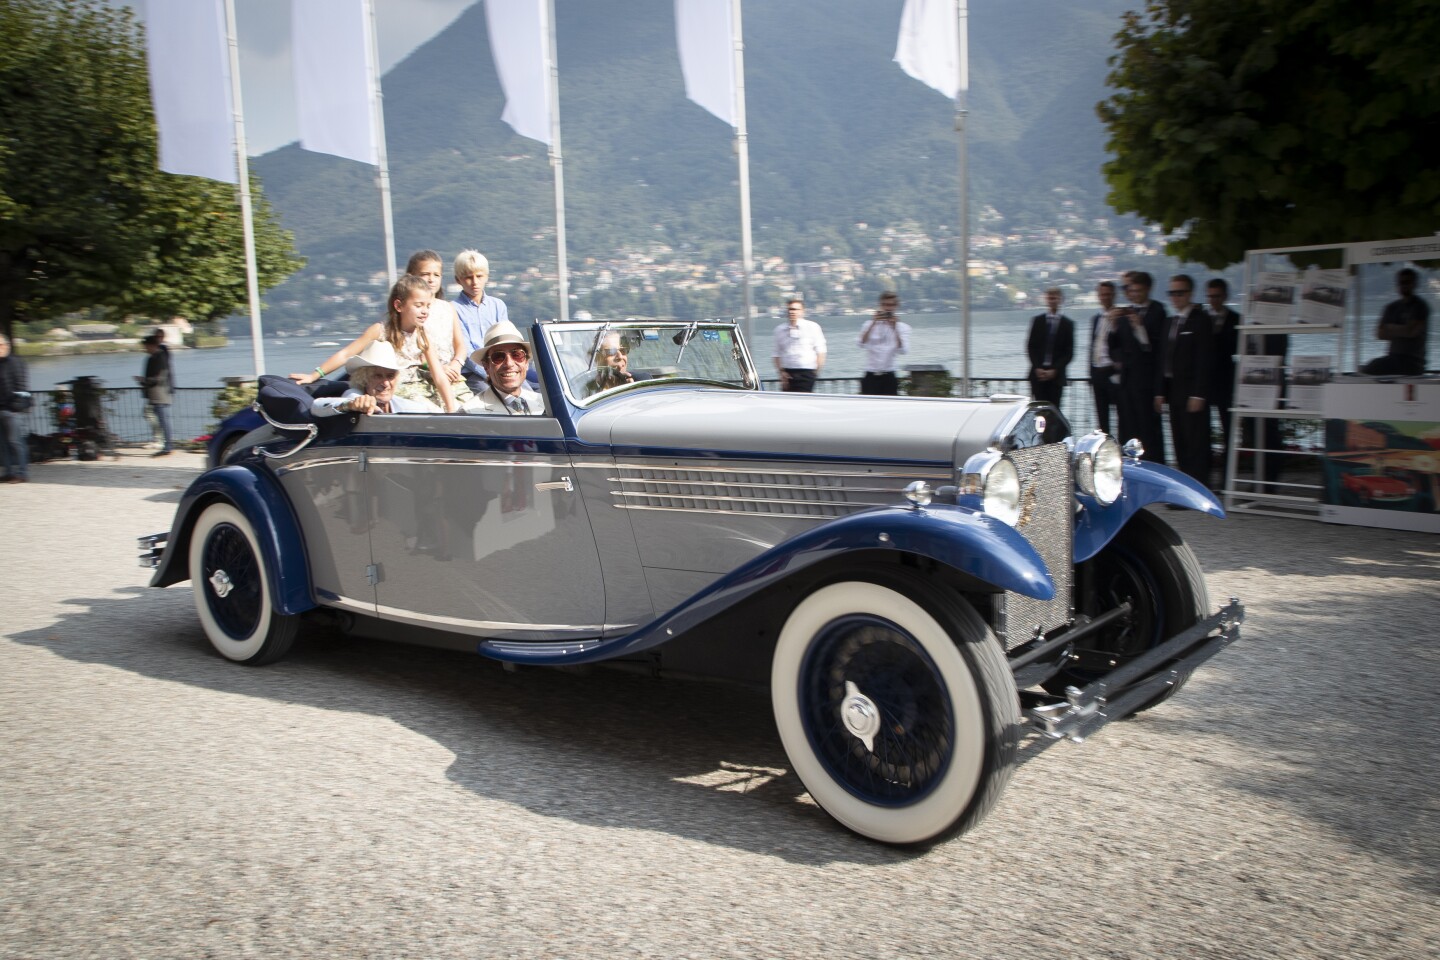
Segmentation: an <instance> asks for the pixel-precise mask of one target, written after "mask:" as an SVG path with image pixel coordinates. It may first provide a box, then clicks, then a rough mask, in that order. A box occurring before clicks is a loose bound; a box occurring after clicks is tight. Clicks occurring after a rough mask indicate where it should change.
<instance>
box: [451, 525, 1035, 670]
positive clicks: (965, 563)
mask: <svg viewBox="0 0 1440 960" xmlns="http://www.w3.org/2000/svg"><path fill="white" fill-rule="evenodd" d="M876 550H880V551H895V552H897V553H905V554H912V555H917V556H922V557H927V558H929V559H931V560H934V561H936V562H937V563H941V564H944V565H946V566H949V567H951V568H953V569H955V570H957V571H959V572H961V573H963V574H966V575H967V576H969V577H971V578H972V579H973V580H975V581H977V582H979V583H981V584H984V585H987V586H989V587H991V588H993V589H994V590H996V591H1006V590H1008V591H1014V592H1016V593H1021V594H1024V595H1025V596H1027V597H1034V598H1035V599H1037V600H1049V599H1051V598H1052V597H1054V596H1055V582H1054V580H1052V579H1051V577H1050V573H1049V571H1048V570H1047V569H1046V567H1045V561H1044V560H1043V559H1041V557H1040V554H1038V553H1037V552H1036V551H1035V548H1034V547H1032V546H1031V545H1030V543H1029V542H1028V541H1027V540H1026V539H1025V538H1024V537H1023V536H1021V535H1020V534H1019V533H1018V532H1016V531H1015V530H1014V529H1012V528H1011V527H1009V526H1007V525H1005V524H1004V523H1001V522H1000V521H998V520H996V519H994V518H993V517H989V516H986V515H985V514H982V513H979V512H978V511H975V510H971V509H969V508H967V507H957V506H951V505H933V506H929V507H925V508H922V509H909V508H902V507H883V508H879V509H875V510H867V511H865V512H863V513H856V514H851V515H850V516H847V517H841V518H839V519H837V520H832V521H830V522H829V523H825V524H822V525H821V526H818V527H814V528H812V529H810V530H807V531H806V532H805V533H802V534H800V535H799V536H797V537H792V538H791V539H789V540H786V541H784V542H783V543H779V544H776V545H775V546H774V547H772V548H771V549H769V550H767V551H766V552H765V553H762V554H760V555H759V556H758V557H755V558H754V559H753V560H750V561H749V562H748V563H746V564H744V565H742V566H740V567H738V568H736V569H735V570H733V571H731V572H730V573H728V574H726V575H725V576H723V577H721V578H720V579H719V580H717V581H716V582H714V583H712V584H710V585H709V586H708V587H706V588H705V589H704V590H702V591H700V592H699V593H697V594H695V596H693V597H691V598H689V599H688V600H686V601H684V602H683V603H681V604H680V605H678V606H676V607H675V608H674V609H672V610H670V611H669V612H668V613H666V614H664V615H663V616H661V617H659V618H657V619H656V620H653V621H651V622H650V623H648V624H646V625H645V626H643V627H641V628H640V629H638V630H636V631H634V632H633V633H630V634H626V635H624V636H621V637H614V638H610V639H603V640H589V641H579V642H575V641H560V642H555V643H532V642H524V641H502V640H485V641H481V643H480V644H479V647H478V650H479V652H480V653H482V654H484V655H486V656H488V657H494V658H495V659H497V660H508V661H513V662H521V663H539V664H564V663H588V662H593V661H598V660H608V659H610V658H612V657H618V656H624V655H627V654H633V653H638V652H640V651H642V650H648V649H650V648H651V647H656V646H659V645H660V644H662V643H665V642H666V641H668V640H670V639H672V638H674V637H678V636H680V635H681V634H682V633H684V632H685V631H687V630H689V629H691V628H692V627H695V626H698V625H699V624H701V623H703V622H705V621H706V620H708V619H710V618H711V617H714V616H716V615H717V614H719V613H721V612H723V611H725V610H727V609H729V608H730V607H733V606H734V605H735V604H737V603H739V602H741V601H743V600H744V599H746V598H747V597H750V596H752V595H754V594H755V593H757V592H758V591H760V590H762V589H764V588H765V587H768V586H770V585H772V584H774V583H777V582H779V581H781V580H783V579H785V578H786V577H790V576H793V575H795V574H796V573H798V572H799V571H802V570H804V569H806V568H807V567H811V566H814V565H815V564H817V563H820V562H822V561H825V560H830V559H833V558H835V557H837V556H839V555H841V554H844V553H853V552H857V551H866V552H869V553H873V552H874V551H876Z"/></svg>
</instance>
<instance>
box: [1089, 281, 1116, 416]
mask: <svg viewBox="0 0 1440 960" xmlns="http://www.w3.org/2000/svg"><path fill="white" fill-rule="evenodd" d="M1095 297H1096V299H1098V300H1099V301H1100V311H1099V312H1098V313H1096V314H1095V316H1093V317H1091V318H1090V350H1089V357H1090V393H1091V395H1092V396H1094V398H1095V425H1096V426H1098V427H1099V428H1100V429H1101V430H1103V431H1104V432H1106V433H1109V432H1110V408H1111V407H1113V406H1115V402H1116V400H1117V399H1118V398H1119V393H1120V372H1119V371H1118V370H1116V369H1115V362H1114V361H1113V360H1112V359H1111V358H1110V338H1111V336H1112V335H1114V333H1115V332H1116V324H1117V323H1118V322H1119V316H1118V314H1117V313H1116V311H1115V282H1114V281H1113V280H1101V281H1100V282H1099V283H1098V284H1096V285H1095Z"/></svg>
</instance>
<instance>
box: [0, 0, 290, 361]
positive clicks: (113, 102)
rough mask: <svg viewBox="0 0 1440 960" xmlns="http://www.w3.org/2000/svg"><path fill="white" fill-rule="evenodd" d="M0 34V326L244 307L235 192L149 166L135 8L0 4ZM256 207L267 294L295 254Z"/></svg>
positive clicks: (31, 1)
mask: <svg viewBox="0 0 1440 960" xmlns="http://www.w3.org/2000/svg"><path fill="white" fill-rule="evenodd" d="M0 37H4V43H3V44H0V331H3V333H4V334H5V335H7V336H8V335H9V334H10V331H11V328H12V325H13V324H14V323H15V322H16V321H17V320H21V321H36V320H45V319H48V318H52V317H55V316H58V315H60V314H63V313H66V312H68V311H72V310H77V309H82V308H89V307H102V308H107V309H108V310H110V311H111V312H112V313H113V314H114V315H116V316H118V317H119V318H122V319H123V318H125V317H129V316H152V317H168V316H172V315H180V316H186V317H189V318H191V319H193V320H198V321H201V322H206V321H214V320H216V319H218V318H220V317H223V316H225V315H227V314H229V313H230V312H232V311H233V310H235V309H236V308H237V307H238V306H239V305H241V304H243V303H245V301H246V284H245V265H244V248H243V242H242V236H241V224H240V214H239V206H238V204H237V202H236V190H235V188H234V187H233V186H231V185H228V184H220V183H215V182H213V181H208V180H201V179H199V178H195V177H180V176H174V175H171V174H166V173H161V172H160V171H159V169H158V168H157V166H156V131H155V119H154V114H153V112H152V109H151V105H150V94H149V80H148V77H147V75H146V69H145V56H144V45H143V43H142V41H141V37H140V32H139V29H138V27H137V26H136V24H135V22H134V19H133V17H132V15H131V13H130V11H129V10H125V9H111V8H109V7H106V6H103V5H101V4H100V3H98V2H95V0H0ZM252 186H254V181H253V179H252ZM257 196H258V193H257ZM255 214H256V216H255V231H256V255H257V260H258V263H259V281H260V286H261V288H262V289H268V288H270V287H272V286H274V285H275V284H277V283H279V282H280V281H281V280H284V279H285V278H286V277H287V276H289V275H290V274H291V273H293V272H294V271H295V270H296V269H297V268H298V267H299V266H301V264H302V263H303V261H301V260H300V259H299V258H298V257H296V256H295V253H294V248H293V243H292V240H291V237H290V235H289V234H288V233H286V232H284V231H282V230H281V229H280V228H279V226H278V225H277V224H276V222H275V220H274V218H273V216H272V215H271V213H270V209H269V207H268V205H267V204H265V202H264V201H263V199H261V200H260V201H259V202H258V203H257V204H256V207H255Z"/></svg>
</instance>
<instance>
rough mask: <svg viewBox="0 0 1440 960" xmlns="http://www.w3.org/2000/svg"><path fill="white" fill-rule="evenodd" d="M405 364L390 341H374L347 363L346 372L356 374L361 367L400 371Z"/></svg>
mask: <svg viewBox="0 0 1440 960" xmlns="http://www.w3.org/2000/svg"><path fill="white" fill-rule="evenodd" d="M403 366H404V364H403V363H401V362H400V354H398V353H396V352H395V348H394V347H392V346H390V341H388V340H374V341H372V342H371V343H370V345H369V346H367V347H366V348H365V349H364V350H361V351H360V352H359V353H357V354H356V355H355V356H353V357H351V358H350V359H349V360H346V361H345V372H346V373H354V372H355V371H356V370H359V369H360V368H361V367H384V368H385V369H386V370H399V369H400V368H401V367H403Z"/></svg>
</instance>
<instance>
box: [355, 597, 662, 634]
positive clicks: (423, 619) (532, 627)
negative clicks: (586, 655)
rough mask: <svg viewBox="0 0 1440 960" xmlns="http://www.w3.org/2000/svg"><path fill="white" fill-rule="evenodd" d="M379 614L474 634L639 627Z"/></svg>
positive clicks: (386, 610)
mask: <svg viewBox="0 0 1440 960" xmlns="http://www.w3.org/2000/svg"><path fill="white" fill-rule="evenodd" d="M374 606H375V612H376V613H377V614H379V615H380V616H382V617H392V618H394V619H396V620H405V621H408V622H410V623H424V624H431V623H433V624H440V625H442V626H448V627H461V628H464V629H466V630H470V631H482V630H495V631H501V630H503V631H507V632H534V633H584V634H587V635H591V636H593V635H595V634H598V633H603V632H605V631H606V630H607V629H609V630H631V629H634V628H635V627H636V626H638V624H633V623H616V624H610V625H609V626H607V625H605V624H603V623H511V622H509V621H505V620H467V619H465V618H463V617H441V616H436V615H435V614H433V613H420V612H418V611H415V610H406V609H404V608H402V607H387V606H385V605H384V604H375V605H374Z"/></svg>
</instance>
